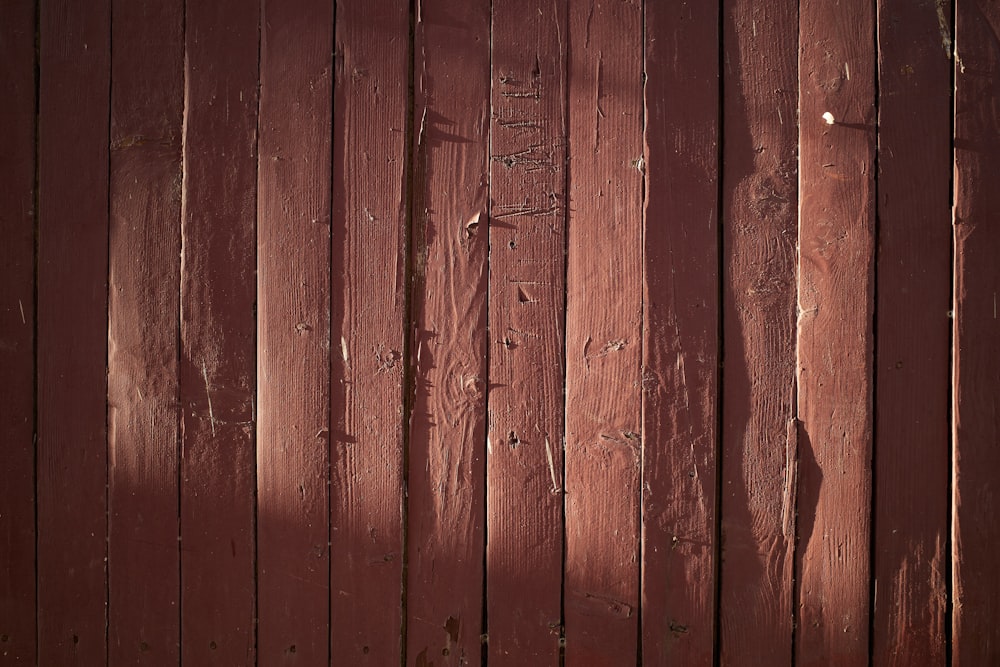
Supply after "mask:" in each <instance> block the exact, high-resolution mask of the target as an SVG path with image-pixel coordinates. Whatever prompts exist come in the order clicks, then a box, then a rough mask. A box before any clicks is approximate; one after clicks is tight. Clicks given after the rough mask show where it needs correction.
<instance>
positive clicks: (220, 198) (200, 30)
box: [180, 0, 293, 665]
mask: <svg viewBox="0 0 1000 667" xmlns="http://www.w3.org/2000/svg"><path fill="white" fill-rule="evenodd" d="M258 22H259V17H258V7H257V3H251V2H249V1H247V0H231V1H225V2H217V3H200V2H189V3H188V4H187V8H186V15H185V42H186V55H185V65H186V68H185V92H186V96H185V119H184V120H185V132H184V184H183V203H182V218H183V220H182V227H181V243H182V246H181V330H180V334H181V360H180V370H181V385H180V392H181V393H180V396H181V400H180V407H181V410H182V412H183V418H182V421H181V428H182V437H183V446H182V457H181V507H180V515H181V637H182V640H183V646H182V656H181V657H182V661H183V662H185V663H192V664H206V663H213V664H214V663H217V664H227V665H229V664H232V665H236V664H246V663H252V662H253V661H254V660H255V650H256V637H255V627H254V622H255V617H256V605H255V583H256V582H255V533H254V500H255V498H254V496H255V476H254V418H255V406H254V387H255V384H256V379H255V372H254V364H255V340H254V338H255V336H254V333H255V318H254V310H255V296H256V292H255V282H256V281H255V275H254V274H255V269H256V263H255V259H254V256H255V240H254V239H255V230H254V228H255V218H256V190H257V189H256V165H257V159H256V154H257V83H258V78H257V77H258V67H257V66H258V41H259V35H258ZM290 326H293V325H290Z"/></svg>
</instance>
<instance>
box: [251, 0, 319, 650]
mask: <svg viewBox="0 0 1000 667" xmlns="http://www.w3.org/2000/svg"><path fill="white" fill-rule="evenodd" d="M262 6H263V13H262V15H261V47H260V53H261V56H260V86H261V88H260V117H259V121H258V123H259V125H258V127H259V154H258V167H257V169H258V180H257V298H258V303H257V312H258V320H257V387H258V389H257V404H258V417H257V590H258V597H257V600H258V602H257V616H258V639H257V643H258V649H257V655H258V660H259V661H260V662H261V663H263V664H301V665H314V664H321V663H324V662H328V661H329V651H330V646H329V634H328V632H329V630H328V629H329V627H330V618H329V613H330V596H329V592H330V590H329V587H330V579H329V577H330V563H329V554H330V552H329V547H328V545H329V542H330V534H329V531H330V520H329V471H330V465H329V447H328V442H329V425H330V421H329V416H330V390H329V386H330V365H329V354H330V113H331V97H332V89H331V85H332V72H331V68H332V66H333V61H332V57H331V53H332V48H333V2H332V0H296V1H295V2H275V3H264V4H263V5H262Z"/></svg>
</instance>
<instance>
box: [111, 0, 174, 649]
mask: <svg viewBox="0 0 1000 667" xmlns="http://www.w3.org/2000/svg"><path fill="white" fill-rule="evenodd" d="M112 12H113V15H114V20H113V21H112V44H113V45H114V46H113V49H112V61H111V66H112V69H113V72H114V75H113V77H112V82H111V130H110V131H111V137H110V141H111V155H110V160H111V172H110V182H109V187H110V207H111V222H110V230H109V234H110V239H109V249H108V252H109V278H108V280H109V284H110V288H109V297H108V299H109V301H108V310H109V313H108V429H109V431H108V456H109V471H108V485H109V486H108V503H109V512H110V514H109V522H108V595H109V601H108V607H109V612H108V613H109V638H108V654H109V662H111V663H116V664H125V663H133V664H134V663H139V662H145V661H154V662H164V663H167V662H177V661H178V660H179V658H180V615H179V611H178V610H179V607H178V602H179V600H178V598H179V596H180V562H179V556H180V554H179V551H178V543H177V538H178V525H177V502H178V497H177V493H178V488H177V465H178V464H177V459H178V456H177V454H178V436H179V427H178V418H179V416H180V415H179V413H178V411H177V397H178V381H179V378H178V365H177V355H178V335H177V332H178V324H179V322H178V312H179V307H180V303H179V300H180V213H181V211H180V209H181V188H180V186H181V139H182V136H181V135H182V128H181V124H182V121H183V111H184V80H183V77H184V4H183V2H180V1H174V2H151V1H149V0H144V1H142V2H131V1H127V0H116V1H115V2H114V3H113V5H112ZM150 52H155V53H156V54H157V56H156V57H155V58H148V57H146V54H148V53H150Z"/></svg>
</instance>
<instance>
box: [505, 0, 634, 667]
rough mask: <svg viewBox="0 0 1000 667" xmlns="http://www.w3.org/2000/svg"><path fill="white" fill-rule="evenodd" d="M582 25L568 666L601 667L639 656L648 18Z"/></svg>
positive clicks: (578, 30)
mask: <svg viewBox="0 0 1000 667" xmlns="http://www.w3.org/2000/svg"><path fill="white" fill-rule="evenodd" d="M569 24H570V29H569V34H570V36H569V56H568V58H569V67H568V76H569V80H568V84H569V155H570V167H569V169H570V172H569V219H568V222H567V225H568V255H567V262H568V267H567V278H566V283H567V294H566V463H565V475H566V509H565V511H566V538H565V539H566V562H565V574H564V577H565V584H564V585H565V592H564V596H565V600H564V607H565V611H564V613H565V624H566V630H565V635H566V653H565V660H566V665H568V666H576V665H590V666H594V667H597V666H599V665H619V664H632V663H633V662H635V659H636V654H637V650H638V647H637V637H638V626H637V624H638V619H639V540H640V535H639V515H640V510H639V502H640V479H641V470H640V467H641V463H642V455H641V438H640V432H641V431H642V423H641V421H642V420H641V396H640V394H641V388H640V379H641V363H642V352H641V350H642V245H641V234H642V172H641V171H640V168H641V165H642V154H643V146H642V96H641V89H640V87H639V84H640V83H641V82H642V49H643V45H642V7H641V5H640V4H639V3H635V2H612V3H606V4H597V3H592V4H590V5H589V6H587V5H585V4H583V3H574V4H572V5H570V7H569ZM495 446H496V445H495Z"/></svg>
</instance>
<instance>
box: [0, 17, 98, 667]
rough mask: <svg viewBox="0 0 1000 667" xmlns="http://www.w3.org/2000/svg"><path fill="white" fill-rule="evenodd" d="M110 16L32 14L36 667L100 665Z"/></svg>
mask: <svg viewBox="0 0 1000 667" xmlns="http://www.w3.org/2000/svg"><path fill="white" fill-rule="evenodd" d="M110 14H111V6H110V2H109V1H107V0H100V1H96V2H86V3H83V2H72V1H69V0H66V1H52V2H46V3H44V4H43V5H42V6H41V7H40V8H39V93H38V110H39V123H38V145H37V151H38V153H37V155H38V227H37V266H36V270H37V283H36V289H37V299H38V300H37V309H38V310H37V318H38V319H37V348H36V349H37V354H38V365H37V380H36V381H37V392H38V393H37V438H38V444H37V450H36V457H37V458H36V484H37V487H36V498H37V507H36V512H37V514H36V517H35V520H36V522H37V549H38V551H37V561H36V562H37V595H38V598H37V599H38V635H37V640H38V656H37V659H38V663H39V664H44V665H74V664H80V665H100V664H104V663H105V661H106V659H107V565H106V562H105V559H106V557H107V487H106V485H107V481H108V477H107V475H108V456H107V454H108V450H107V428H106V420H107V414H108V413H107V398H108V394H107V366H106V363H107V352H108V308H107V303H108V282H107V280H108V145H109V141H108V119H109V106H108V98H109V95H108V94H109V88H110V81H109V80H110V76H111V19H110ZM5 131H6V129H5ZM4 161H5V162H6V158H4ZM4 187H5V188H6V184H5V185H4Z"/></svg>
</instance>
